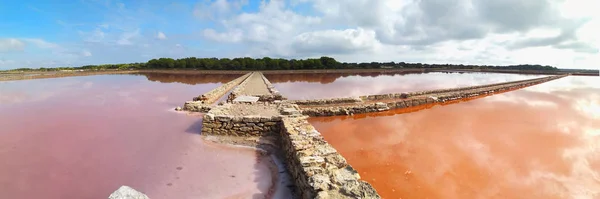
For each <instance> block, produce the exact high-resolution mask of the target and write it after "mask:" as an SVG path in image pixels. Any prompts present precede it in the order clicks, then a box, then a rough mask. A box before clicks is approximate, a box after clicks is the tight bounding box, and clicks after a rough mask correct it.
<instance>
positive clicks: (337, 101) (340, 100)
mask: <svg viewBox="0 0 600 199" xmlns="http://www.w3.org/2000/svg"><path fill="white" fill-rule="evenodd" d="M288 102H290V103H294V104H298V105H309V106H310V105H313V106H314V105H327V104H350V103H360V102H363V100H362V99H361V98H360V97H341V98H330V99H315V100H289V101H288Z"/></svg>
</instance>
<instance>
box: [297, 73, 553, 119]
mask: <svg viewBox="0 0 600 199" xmlns="http://www.w3.org/2000/svg"><path fill="white" fill-rule="evenodd" d="M562 77H565V76H551V77H544V78H536V79H530V80H527V81H515V82H509V83H501V84H491V87H492V88H489V89H483V88H486V87H490V85H485V86H474V87H463V88H462V89H452V90H451V91H447V92H452V91H455V93H449V94H446V95H444V94H441V95H436V96H421V97H417V98H409V99H402V100H399V101H393V102H386V103H383V102H377V103H367V104H354V105H352V104H351V105H349V106H340V107H304V108H302V114H304V115H308V116H336V115H353V114H361V113H372V112H381V111H387V110H390V109H399V108H409V107H414V106H419V105H426V104H435V103H440V102H445V101H449V100H458V99H463V98H469V97H475V96H479V95H486V94H490V93H495V92H500V91H506V90H512V89H518V88H523V87H527V86H532V85H536V84H540V83H544V82H547V81H551V80H554V79H558V78H562ZM472 89H482V90H475V91H471V92H469V90H472ZM448 90H449V89H448ZM456 91H462V92H458V93H457V92H456ZM436 93H437V94H439V93H440V92H434V93H430V94H436ZM378 96H383V97H380V98H378V99H398V98H400V97H399V96H400V94H387V95H378Z"/></svg>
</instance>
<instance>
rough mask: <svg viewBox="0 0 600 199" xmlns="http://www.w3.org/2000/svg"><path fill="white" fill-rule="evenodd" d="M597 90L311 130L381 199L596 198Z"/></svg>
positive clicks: (558, 86) (599, 160) (553, 89)
mask: <svg viewBox="0 0 600 199" xmlns="http://www.w3.org/2000/svg"><path fill="white" fill-rule="evenodd" d="M599 85H600V79H598V78H596V77H567V78H563V79H559V80H556V81H552V82H548V83H545V84H541V85H537V86H533V87H529V88H526V89H522V90H517V91H513V92H508V93H503V94H499V95H494V96H490V97H486V98H481V99H477V100H472V101H468V102H461V103H458V104H452V105H448V106H435V107H433V108H430V109H425V110H421V111H419V112H413V113H407V114H397V115H392V116H378V117H376V116H373V117H371V116H369V115H357V116H354V117H334V118H312V119H311V123H312V124H313V125H315V127H316V128H317V129H318V130H319V131H320V132H321V133H322V134H323V136H324V137H325V138H326V140H327V141H328V142H330V143H331V144H332V145H333V146H334V147H335V148H336V149H337V150H338V151H339V152H340V153H341V154H342V155H344V157H346V158H347V160H348V162H349V163H350V164H351V165H352V166H353V167H354V168H355V169H357V170H358V171H359V173H360V175H361V177H362V178H363V179H365V180H366V181H368V182H370V183H372V184H373V185H374V187H375V188H376V189H377V191H378V192H379V193H380V194H381V196H382V197H383V198H388V199H389V198H448V199H464V198H543V199H548V198H590V199H591V198H600V130H599V129H600V86H599ZM398 112H399V111H398Z"/></svg>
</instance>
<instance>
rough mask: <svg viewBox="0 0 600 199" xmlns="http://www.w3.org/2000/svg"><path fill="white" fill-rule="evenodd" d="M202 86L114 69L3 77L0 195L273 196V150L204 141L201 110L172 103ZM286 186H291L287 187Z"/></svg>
mask: <svg viewBox="0 0 600 199" xmlns="http://www.w3.org/2000/svg"><path fill="white" fill-rule="evenodd" d="M218 85H219V84H218V83H208V82H205V83H204V84H198V85H195V86H192V85H185V84H180V83H169V84H166V83H158V82H150V81H148V80H147V79H146V78H145V77H144V76H125V75H106V76H88V77H69V78H59V79H43V80H27V81H15V82H0V198H6V199H9V198H10V199H20V198H23V199H28V198H49V199H67V198H69V199H70V198H77V199H84V198H107V197H108V195H109V194H110V193H111V192H113V191H115V190H116V189H117V188H119V186H121V185H128V186H131V187H133V188H134V189H136V190H139V191H142V192H144V193H146V194H147V195H148V196H149V197H150V198H252V197H258V198H260V197H265V196H266V195H267V193H268V192H269V189H270V188H271V187H272V185H273V183H272V178H273V175H272V173H271V170H270V169H269V166H272V163H270V162H269V161H271V159H270V158H268V157H265V156H260V155H257V154H256V152H255V151H254V150H249V149H240V148H230V147H224V146H218V145H211V144H206V143H204V141H203V140H202V139H201V138H200V136H199V132H200V128H201V117H200V116H190V115H186V114H182V113H177V112H174V111H171V110H172V109H173V107H175V106H181V105H182V103H183V102H184V101H186V100H190V99H191V97H193V96H197V95H198V94H200V93H204V92H206V91H208V90H210V89H212V88H214V87H216V86H218ZM284 195H285V194H284Z"/></svg>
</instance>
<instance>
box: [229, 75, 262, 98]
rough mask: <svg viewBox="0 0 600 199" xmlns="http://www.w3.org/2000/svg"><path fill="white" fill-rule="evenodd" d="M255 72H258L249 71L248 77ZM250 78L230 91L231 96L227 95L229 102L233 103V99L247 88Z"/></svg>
mask: <svg viewBox="0 0 600 199" xmlns="http://www.w3.org/2000/svg"><path fill="white" fill-rule="evenodd" d="M254 73H256V72H251V73H248V77H250V76H251V75H253V74H254ZM249 80H250V78H246V79H245V80H244V81H242V82H241V83H240V84H239V85H238V86H237V87H235V88H234V89H233V90H231V93H229V96H227V102H230V103H231V102H233V100H234V99H235V98H237V97H238V96H240V95H241V92H242V91H243V90H244V89H245V88H246V84H248V81H249Z"/></svg>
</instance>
